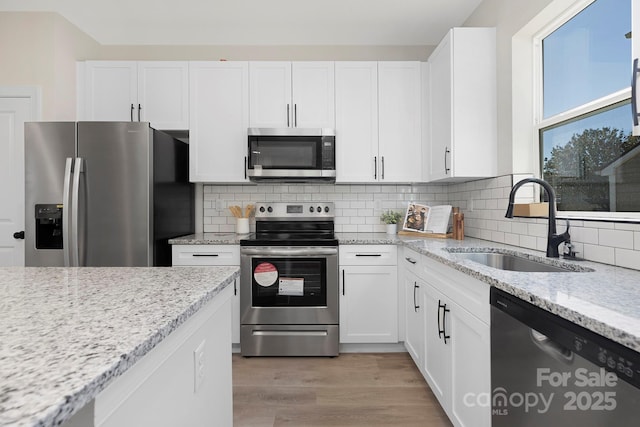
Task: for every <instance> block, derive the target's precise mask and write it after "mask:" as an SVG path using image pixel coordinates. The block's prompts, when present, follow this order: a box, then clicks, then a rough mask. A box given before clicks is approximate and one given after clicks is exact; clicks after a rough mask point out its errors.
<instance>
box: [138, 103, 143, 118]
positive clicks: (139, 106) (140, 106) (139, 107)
mask: <svg viewBox="0 0 640 427" xmlns="http://www.w3.org/2000/svg"><path fill="white" fill-rule="evenodd" d="M141 110H142V105H140V104H138V121H140V111H141Z"/></svg>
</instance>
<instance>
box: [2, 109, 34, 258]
mask: <svg viewBox="0 0 640 427" xmlns="http://www.w3.org/2000/svg"><path fill="white" fill-rule="evenodd" d="M30 111H31V100H30V99H29V98H3V97H0V200H2V201H3V202H2V203H0V266H3V267H5V266H23V265H24V240H19V239H14V237H13V233H15V232H17V231H22V230H24V122H25V121H28V120H31V119H32V118H31V113H30Z"/></svg>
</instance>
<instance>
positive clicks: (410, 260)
mask: <svg viewBox="0 0 640 427" xmlns="http://www.w3.org/2000/svg"><path fill="white" fill-rule="evenodd" d="M404 259H406V260H407V261H409V262H410V263H411V264H415V263H416V262H418V261H416V260H415V259H413V258H410V257H405V258H404Z"/></svg>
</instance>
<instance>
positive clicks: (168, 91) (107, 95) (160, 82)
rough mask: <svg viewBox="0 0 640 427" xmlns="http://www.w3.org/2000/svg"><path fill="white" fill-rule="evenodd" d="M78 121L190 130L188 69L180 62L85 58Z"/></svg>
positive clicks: (184, 63)
mask: <svg viewBox="0 0 640 427" xmlns="http://www.w3.org/2000/svg"><path fill="white" fill-rule="evenodd" d="M84 68H85V69H84V85H81V86H80V88H81V89H80V90H81V91H83V92H84V96H82V98H83V101H84V105H83V108H80V115H79V119H80V120H96V121H147V122H151V126H152V127H154V128H156V129H167V130H186V129H189V75H188V74H189V68H188V63H187V62H180V61H138V62H136V61H86V62H85V63H84Z"/></svg>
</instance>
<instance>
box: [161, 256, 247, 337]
mask: <svg viewBox="0 0 640 427" xmlns="http://www.w3.org/2000/svg"><path fill="white" fill-rule="evenodd" d="M171 251H172V265H173V266H174V267H177V266H203V265H209V266H234V267H240V245H173V246H172V247H171ZM239 281H240V278H237V279H236V280H235V282H234V283H233V296H232V297H231V343H232V344H240V283H239Z"/></svg>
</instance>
